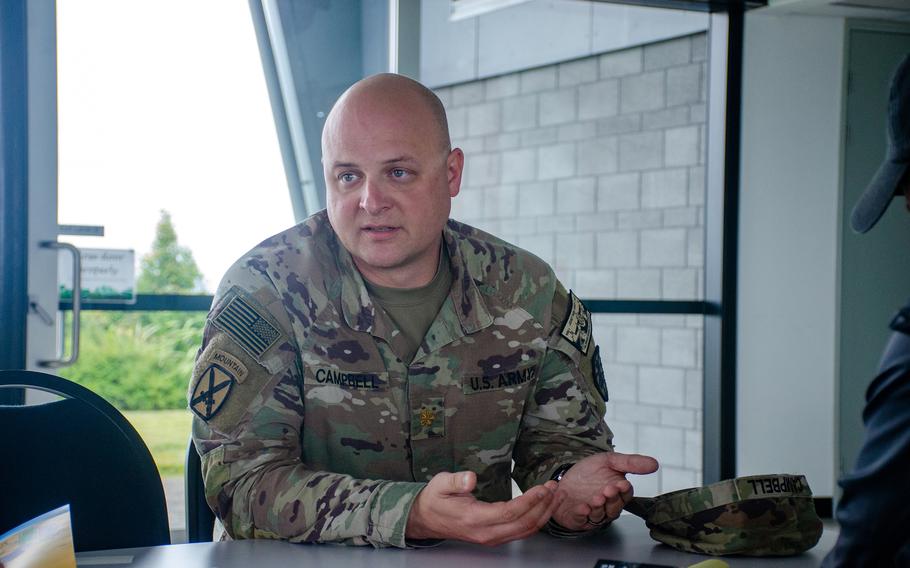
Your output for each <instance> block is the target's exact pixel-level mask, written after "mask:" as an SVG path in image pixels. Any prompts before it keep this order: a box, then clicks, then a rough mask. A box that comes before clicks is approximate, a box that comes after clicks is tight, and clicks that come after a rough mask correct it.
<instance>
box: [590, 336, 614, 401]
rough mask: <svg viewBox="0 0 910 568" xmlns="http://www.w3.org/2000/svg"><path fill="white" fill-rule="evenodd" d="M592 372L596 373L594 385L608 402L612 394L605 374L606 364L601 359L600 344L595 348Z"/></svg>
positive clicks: (601, 396) (592, 358)
mask: <svg viewBox="0 0 910 568" xmlns="http://www.w3.org/2000/svg"><path fill="white" fill-rule="evenodd" d="M591 372H592V373H593V374H594V385H595V386H596V387H597V392H599V393H600V398H602V399H603V401H604V402H608V401H609V400H610V394H609V393H608V392H607V377H606V375H604V365H603V361H601V359H600V345H598V346H597V347H595V348H594V355H593V356H592V357H591Z"/></svg>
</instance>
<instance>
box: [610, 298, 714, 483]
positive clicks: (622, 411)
mask: <svg viewBox="0 0 910 568" xmlns="http://www.w3.org/2000/svg"><path fill="white" fill-rule="evenodd" d="M703 329H704V317H702V316H677V315H671V316H667V315H659V316H656V315H634V314H630V315H610V314H594V337H595V338H596V339H597V341H598V344H599V345H600V346H601V352H602V353H604V355H603V363H604V374H605V375H606V378H607V388H608V390H609V394H610V402H609V403H608V404H607V424H609V426H610V429H611V430H613V434H614V444H615V446H616V451H618V452H623V453H642V454H647V455H652V456H654V457H656V458H657V459H658V461H660V470H659V471H658V472H657V473H656V474H654V475H647V476H641V477H638V476H633V485H634V486H635V494H636V495H641V496H652V495H657V494H659V493H666V492H668V491H675V490H676V489H685V488H688V487H695V486H697V485H701V480H702V385H703V384H704V365H703V362H702V357H703V349H702V344H703V342H704V333H703ZM636 478H637V479H636Z"/></svg>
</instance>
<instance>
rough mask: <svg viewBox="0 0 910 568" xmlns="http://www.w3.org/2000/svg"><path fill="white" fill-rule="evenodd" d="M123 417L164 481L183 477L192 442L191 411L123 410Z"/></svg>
mask: <svg viewBox="0 0 910 568" xmlns="http://www.w3.org/2000/svg"><path fill="white" fill-rule="evenodd" d="M123 415H124V416H126V419H127V420H129V421H130V423H131V424H132V425H133V427H134V428H136V430H137V431H138V432H139V435H140V436H142V439H143V440H144V441H145V445H146V446H148V448H149V451H151V452H152V457H153V458H155V463H156V464H157V465H158V472H159V473H160V474H161V477H171V476H183V464H184V460H186V445H187V442H188V441H189V439H190V424H191V423H192V416H193V415H192V414H191V413H190V411H189V410H185V409H183V410H124V411H123Z"/></svg>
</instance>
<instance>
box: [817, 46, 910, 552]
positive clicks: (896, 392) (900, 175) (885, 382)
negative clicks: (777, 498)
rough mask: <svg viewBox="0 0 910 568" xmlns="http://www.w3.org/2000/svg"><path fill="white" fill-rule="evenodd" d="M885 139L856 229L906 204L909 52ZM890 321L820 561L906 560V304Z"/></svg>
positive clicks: (909, 474)
mask: <svg viewBox="0 0 910 568" xmlns="http://www.w3.org/2000/svg"><path fill="white" fill-rule="evenodd" d="M888 142H889V144H888V155H887V156H886V158H885V160H884V162H883V163H882V165H881V166H880V167H879V169H878V171H877V172H876V174H875V177H873V178H872V181H870V182H869V185H868V187H866V190H865V191H864V192H863V195H862V197H860V200H859V201H858V202H857V203H856V206H855V207H854V208H853V215H852V218H851V225H852V226H853V230H854V231H857V232H860V233H865V232H866V231H868V230H869V229H871V228H872V227H873V226H874V225H875V223H877V222H878V220H879V219H880V218H881V216H882V215H883V214H884V213H885V210H886V209H887V208H888V205H889V204H890V203H891V201H892V199H894V198H895V197H896V198H898V200H900V201H902V202H904V203H905V204H906V206H907V210H908V211H910V55H908V56H906V57H905V58H904V60H903V62H902V63H901V64H900V65H899V66H898V68H897V70H896V71H895V74H894V77H893V78H892V81H891V92H890V97H889V102H888ZM895 246H906V245H904V244H903V243H897V244H896V245H895ZM874 276H875V275H870V278H874ZM891 329H892V331H893V332H892V334H891V339H890V341H889V342H888V345H887V346H886V347H885V353H884V355H883V356H882V361H881V363H880V365H879V372H878V376H876V377H875V378H874V379H873V380H872V382H871V383H870V384H869V388H868V389H867V390H866V407H865V409H864V410H863V422H864V423H865V426H866V437H865V440H864V441H863V446H862V448H861V449H860V452H859V456H858V457H857V459H856V466H855V467H854V469H853V471H852V472H851V473H850V474H849V475H847V476H845V477H844V478H843V479H841V481H840V486H841V487H842V488H843V495H842V497H841V499H840V502H839V503H838V506H837V521H838V524H839V525H840V535H839V537H838V539H837V544H836V545H835V547H834V549H833V550H832V551H831V552H830V553H829V554H828V556H827V557H826V558H825V561H824V563H823V566H825V567H834V566H910V508H908V507H907V504H908V502H910V304H908V305H907V306H905V307H904V308H902V309H901V310H900V311H898V313H897V315H896V316H895V317H894V319H893V320H892V321H891Z"/></svg>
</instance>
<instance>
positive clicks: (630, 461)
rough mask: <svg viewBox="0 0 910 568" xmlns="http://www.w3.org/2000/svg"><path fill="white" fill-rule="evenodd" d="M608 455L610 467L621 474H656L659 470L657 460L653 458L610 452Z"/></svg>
mask: <svg viewBox="0 0 910 568" xmlns="http://www.w3.org/2000/svg"><path fill="white" fill-rule="evenodd" d="M607 455H608V456H609V459H610V461H609V464H610V467H611V468H612V469H613V470H614V471H618V472H621V473H637V474H646V473H654V472H655V471H657V468H658V463H657V460H656V459H654V458H652V457H651V456H645V455H642V454H620V453H618V452H610V453H609V454H607Z"/></svg>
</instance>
